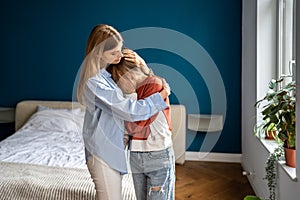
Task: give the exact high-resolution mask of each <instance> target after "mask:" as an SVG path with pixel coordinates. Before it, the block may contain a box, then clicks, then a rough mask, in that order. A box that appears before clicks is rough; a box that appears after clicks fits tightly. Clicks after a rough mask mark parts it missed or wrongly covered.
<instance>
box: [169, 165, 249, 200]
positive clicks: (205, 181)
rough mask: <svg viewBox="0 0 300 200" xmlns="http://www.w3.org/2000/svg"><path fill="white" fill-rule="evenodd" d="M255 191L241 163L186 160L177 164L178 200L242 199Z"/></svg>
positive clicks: (176, 194)
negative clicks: (243, 173)
mask: <svg viewBox="0 0 300 200" xmlns="http://www.w3.org/2000/svg"><path fill="white" fill-rule="evenodd" d="M247 194H254V192H253V190H252V188H251V186H250V184H249V182H248V179H247V177H245V176H243V175H242V167H241V165H240V164H239V163H218V162H199V161H186V162H185V164H184V165H176V189H175V197H176V198H175V199H176V200H184V199H189V200H243V198H244V197H245V196H246V195H247Z"/></svg>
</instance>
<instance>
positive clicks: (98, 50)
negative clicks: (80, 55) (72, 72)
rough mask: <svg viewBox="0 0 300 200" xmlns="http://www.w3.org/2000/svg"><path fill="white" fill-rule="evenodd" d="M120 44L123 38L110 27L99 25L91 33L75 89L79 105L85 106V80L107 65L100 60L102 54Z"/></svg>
mask: <svg viewBox="0 0 300 200" xmlns="http://www.w3.org/2000/svg"><path fill="white" fill-rule="evenodd" d="M120 42H123V38H122V36H121V34H120V33H119V32H118V31H117V30H116V29H115V28H113V27H112V26H109V25H106V24H99V25H97V26H95V27H94V28H93V30H92V31H91V33H90V35H89V38H88V41H87V44H86V50H85V58H84V61H83V63H82V66H81V71H80V78H79V83H78V87H77V98H78V101H79V102H80V103H81V104H85V101H84V90H85V84H86V82H87V80H88V79H89V78H90V77H92V76H94V75H96V74H97V73H99V71H100V69H101V68H104V67H106V65H107V63H105V62H104V61H103V59H102V54H103V52H104V51H107V50H111V49H113V48H115V47H116V46H117V45H118V44H120Z"/></svg>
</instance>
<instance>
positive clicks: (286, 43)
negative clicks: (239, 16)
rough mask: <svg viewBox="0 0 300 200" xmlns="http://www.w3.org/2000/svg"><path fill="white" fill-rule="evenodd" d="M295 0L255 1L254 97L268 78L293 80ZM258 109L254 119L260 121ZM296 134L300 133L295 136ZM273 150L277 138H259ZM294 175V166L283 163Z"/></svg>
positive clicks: (262, 93) (262, 92)
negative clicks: (255, 61)
mask: <svg viewBox="0 0 300 200" xmlns="http://www.w3.org/2000/svg"><path fill="white" fill-rule="evenodd" d="M295 19H296V0H276V1H274V0H258V1H257V88H256V91H257V100H258V99H262V97H263V96H265V94H266V92H267V91H268V83H269V81H270V80H271V79H274V78H275V79H279V78H280V77H287V78H285V82H283V84H287V83H288V82H290V81H292V80H296V77H295V76H296V59H295V58H296V40H295V37H296V27H295V24H296V23H295V21H296V20H295ZM261 120H262V119H261V115H260V110H257V123H258V124H259V122H260V121H261ZM298 137H299V136H298ZM261 141H262V143H263V145H264V146H265V147H266V148H267V149H268V150H269V151H272V150H273V149H274V148H276V146H277V143H276V142H270V141H267V140H261ZM284 168H285V170H286V171H287V172H288V174H289V175H290V176H291V177H292V178H293V179H295V178H296V170H295V169H290V168H288V167H284Z"/></svg>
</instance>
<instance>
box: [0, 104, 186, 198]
mask: <svg viewBox="0 0 300 200" xmlns="http://www.w3.org/2000/svg"><path fill="white" fill-rule="evenodd" d="M171 112H172V114H171V120H172V125H173V130H172V134H173V143H174V145H173V146H174V151H175V158H176V163H177V164H184V161H185V134H186V133H185V130H186V113H185V107H184V106H183V105H171ZM15 116H16V118H15V128H16V132H15V133H14V134H13V135H11V136H10V137H8V138H6V139H5V140H3V141H1V142H0V194H1V195H0V199H1V200H2V199H3V200H4V199H5V200H23V199H24V200H25V199H43V200H48V199H49V200H50V199H51V200H52V199H66V200H67V199H68V200H69V199H72V200H77V199H78V200H85V199H89V200H92V199H94V198H95V190H94V185H93V182H92V179H91V177H90V174H89V172H88V169H87V166H86V164H85V159H84V146H83V141H82V136H81V131H80V130H81V129H82V123H83V116H84V107H83V106H81V105H80V104H79V103H77V102H66V101H22V102H20V103H18V104H17V106H16V115H15ZM122 186H123V187H122V194H123V199H124V200H125V199H126V200H134V199H135V196H134V188H133V185H132V178H131V174H128V175H125V176H124V177H123V179H122Z"/></svg>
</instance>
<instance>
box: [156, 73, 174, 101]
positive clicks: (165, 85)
mask: <svg viewBox="0 0 300 200" xmlns="http://www.w3.org/2000/svg"><path fill="white" fill-rule="evenodd" d="M161 80H162V85H163V90H162V91H161V92H160V93H159V94H160V95H161V97H162V98H163V99H165V98H167V97H168V96H169V95H170V94H171V88H170V86H169V84H168V83H167V82H166V80H165V79H164V78H161Z"/></svg>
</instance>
